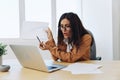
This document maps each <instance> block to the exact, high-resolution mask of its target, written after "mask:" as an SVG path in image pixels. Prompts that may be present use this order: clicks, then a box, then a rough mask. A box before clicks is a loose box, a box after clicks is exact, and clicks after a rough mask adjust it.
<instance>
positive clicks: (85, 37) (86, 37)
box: [82, 34, 92, 39]
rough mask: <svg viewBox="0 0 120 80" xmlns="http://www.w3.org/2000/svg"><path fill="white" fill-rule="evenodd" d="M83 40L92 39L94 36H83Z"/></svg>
mask: <svg viewBox="0 0 120 80" xmlns="http://www.w3.org/2000/svg"><path fill="white" fill-rule="evenodd" d="M82 38H83V39H91V38H92V36H91V35H90V34H85V35H83V37H82Z"/></svg>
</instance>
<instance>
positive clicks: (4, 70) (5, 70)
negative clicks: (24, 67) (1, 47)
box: [0, 65, 10, 72]
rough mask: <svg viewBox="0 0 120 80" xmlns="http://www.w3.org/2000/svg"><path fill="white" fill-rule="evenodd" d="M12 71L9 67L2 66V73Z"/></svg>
mask: <svg viewBox="0 0 120 80" xmlns="http://www.w3.org/2000/svg"><path fill="white" fill-rule="evenodd" d="M9 69H10V66H9V65H0V71H1V72H7V71H8V70H9Z"/></svg>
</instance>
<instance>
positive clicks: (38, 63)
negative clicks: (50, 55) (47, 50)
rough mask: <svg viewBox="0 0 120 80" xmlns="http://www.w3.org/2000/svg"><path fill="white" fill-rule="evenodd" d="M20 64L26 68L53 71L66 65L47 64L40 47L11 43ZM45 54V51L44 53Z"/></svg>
mask: <svg viewBox="0 0 120 80" xmlns="http://www.w3.org/2000/svg"><path fill="white" fill-rule="evenodd" d="M10 47H11V49H12V50H13V52H14V54H15V56H16V57H17V59H18V61H19V62H20V64H21V65H22V66H23V67H25V68H30V69H35V70H40V71H44V72H53V71H56V70H59V69H62V68H64V67H65V66H64V65H59V64H50V65H47V64H46V63H45V61H44V60H43V58H42V55H41V53H40V48H38V47H37V46H34V45H12V44H11V45H10ZM43 54H44V53H43Z"/></svg>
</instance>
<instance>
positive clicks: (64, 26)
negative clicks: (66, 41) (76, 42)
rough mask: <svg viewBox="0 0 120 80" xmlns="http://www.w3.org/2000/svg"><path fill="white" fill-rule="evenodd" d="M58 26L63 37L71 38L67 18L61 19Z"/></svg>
mask: <svg viewBox="0 0 120 80" xmlns="http://www.w3.org/2000/svg"><path fill="white" fill-rule="evenodd" d="M60 28H61V31H62V33H63V36H64V38H71V36H72V30H71V25H70V21H69V20H68V19H66V18H65V19H63V20H61V23H60Z"/></svg>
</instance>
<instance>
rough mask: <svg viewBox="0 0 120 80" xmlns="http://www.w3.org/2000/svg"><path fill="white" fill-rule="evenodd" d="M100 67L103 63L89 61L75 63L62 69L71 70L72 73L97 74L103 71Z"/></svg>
mask: <svg viewBox="0 0 120 80" xmlns="http://www.w3.org/2000/svg"><path fill="white" fill-rule="evenodd" d="M100 67H102V65H98V64H89V63H73V64H70V65H69V66H68V67H66V68H64V69H62V70H65V71H71V73H72V74H97V73H102V71H101V70H100V69H99V68H100Z"/></svg>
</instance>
